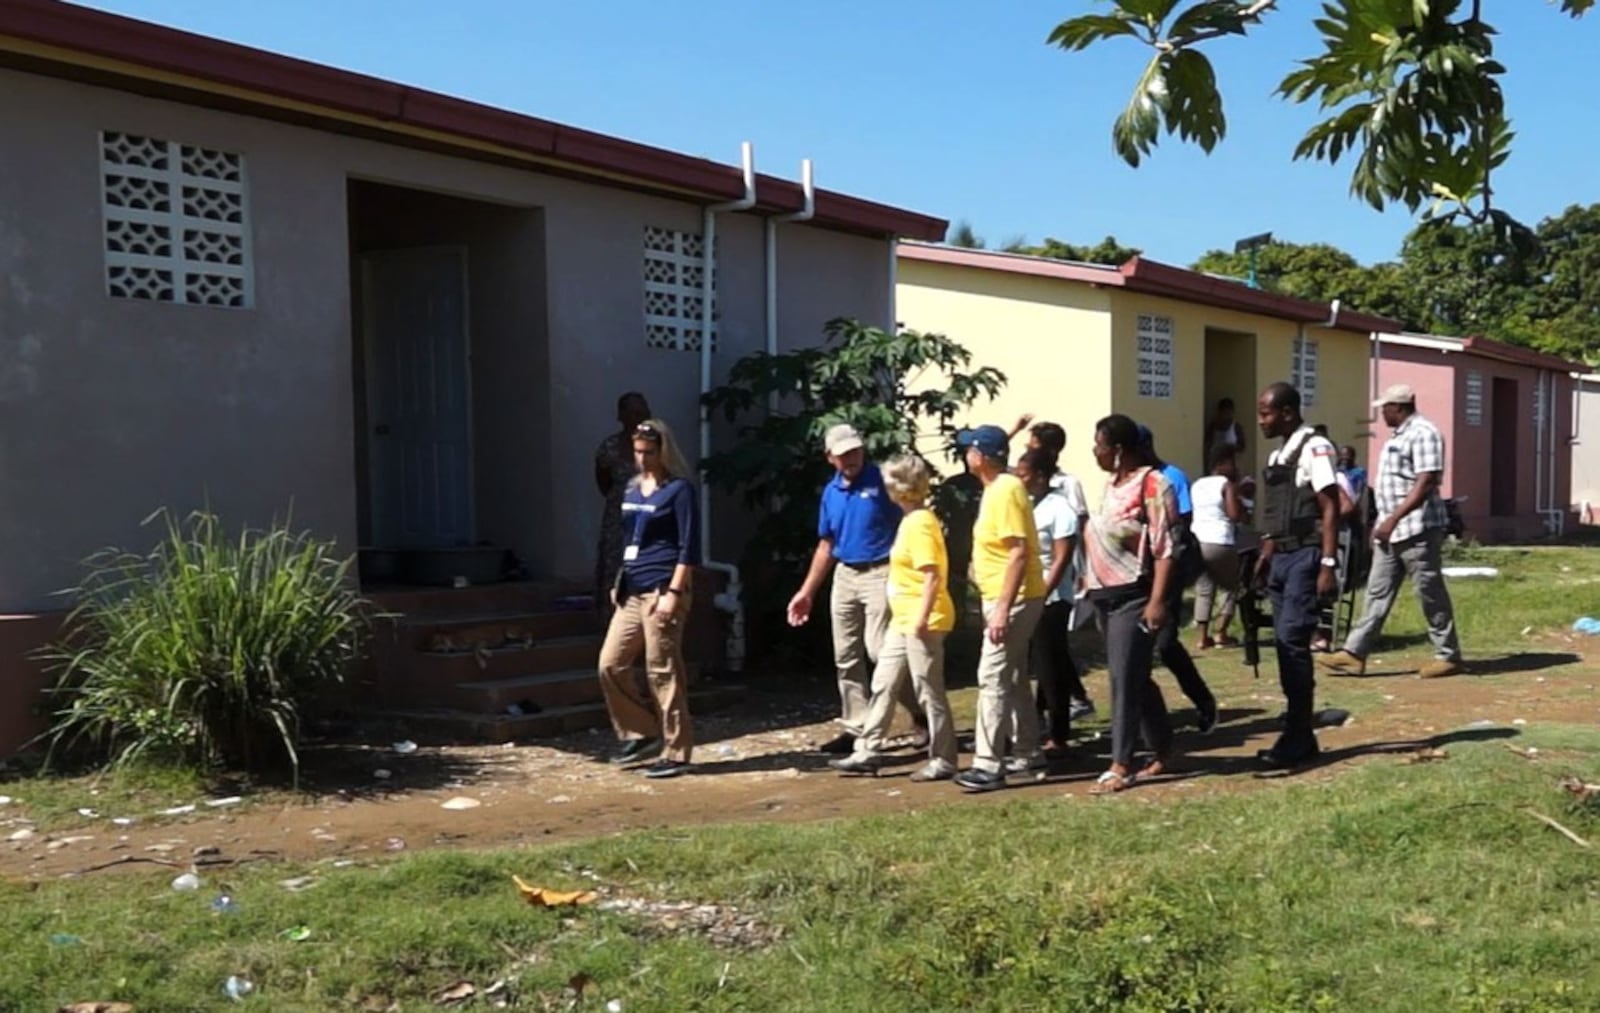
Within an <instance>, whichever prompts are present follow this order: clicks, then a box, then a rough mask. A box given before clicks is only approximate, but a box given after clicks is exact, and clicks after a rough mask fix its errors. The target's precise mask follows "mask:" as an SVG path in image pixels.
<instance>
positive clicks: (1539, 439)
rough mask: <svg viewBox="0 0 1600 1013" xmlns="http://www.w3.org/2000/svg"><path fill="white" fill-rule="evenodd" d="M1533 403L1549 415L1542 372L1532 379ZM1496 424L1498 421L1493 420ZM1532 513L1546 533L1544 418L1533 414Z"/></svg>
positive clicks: (1547, 522) (1548, 521) (1547, 523)
mask: <svg viewBox="0 0 1600 1013" xmlns="http://www.w3.org/2000/svg"><path fill="white" fill-rule="evenodd" d="M1533 385H1534V397H1533V403H1534V404H1535V405H1536V406H1537V405H1543V406H1544V414H1549V412H1550V405H1549V404H1548V403H1547V402H1546V401H1545V399H1544V371H1543V370H1541V371H1539V372H1538V373H1537V374H1535V376H1534V379H1533ZM1495 421H1496V422H1497V423H1498V422H1499V421H1500V420H1499V419H1496V420H1495ZM1533 512H1534V513H1535V514H1537V515H1538V517H1539V521H1540V523H1542V524H1543V525H1544V528H1545V530H1546V531H1549V530H1550V518H1549V517H1548V516H1547V515H1546V514H1545V512H1544V417H1543V415H1539V414H1535V415H1534V419H1533Z"/></svg>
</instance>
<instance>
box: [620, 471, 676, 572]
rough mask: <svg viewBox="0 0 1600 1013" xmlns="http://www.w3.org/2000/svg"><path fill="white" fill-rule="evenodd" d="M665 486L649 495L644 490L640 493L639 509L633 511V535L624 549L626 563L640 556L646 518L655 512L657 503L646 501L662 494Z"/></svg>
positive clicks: (623, 559) (623, 554)
mask: <svg viewBox="0 0 1600 1013" xmlns="http://www.w3.org/2000/svg"><path fill="white" fill-rule="evenodd" d="M665 488H666V486H661V487H660V488H658V489H656V491H655V492H653V493H651V494H650V496H649V497H647V496H645V494H644V493H643V492H641V493H639V499H640V503H639V509H637V510H635V511H633V537H632V538H630V539H629V540H628V544H627V546H626V547H625V548H624V549H623V550H622V561H623V562H624V563H631V562H633V561H634V560H635V559H638V558H639V543H640V542H641V541H642V540H643V539H644V522H645V518H647V517H648V516H650V515H651V514H653V513H655V505H654V504H652V503H649V502H646V501H647V500H648V499H649V498H651V497H654V496H658V495H660V494H661V490H662V489H665Z"/></svg>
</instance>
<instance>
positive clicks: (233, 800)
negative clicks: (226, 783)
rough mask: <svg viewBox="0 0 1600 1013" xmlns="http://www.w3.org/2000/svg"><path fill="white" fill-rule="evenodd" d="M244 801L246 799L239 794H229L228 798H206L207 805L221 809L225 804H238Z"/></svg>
mask: <svg viewBox="0 0 1600 1013" xmlns="http://www.w3.org/2000/svg"><path fill="white" fill-rule="evenodd" d="M243 801H244V799H243V798H240V797H239V796H238V795H229V796H228V797H227V798H211V799H206V805H208V806H210V807H211V808H213V809H221V808H222V807H223V806H225V805H238V804H239V803H240V802H243Z"/></svg>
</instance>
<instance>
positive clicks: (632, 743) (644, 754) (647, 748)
mask: <svg viewBox="0 0 1600 1013" xmlns="http://www.w3.org/2000/svg"><path fill="white" fill-rule="evenodd" d="M660 755H661V740H660V739H629V740H628V741H626V742H624V743H623V744H622V748H621V749H619V750H617V751H616V753H615V755H613V756H612V757H611V762H612V763H615V764H616V765H617V766H619V767H625V766H627V765H628V764H630V763H643V762H644V761H646V760H653V759H655V758H656V757H657V756H660Z"/></svg>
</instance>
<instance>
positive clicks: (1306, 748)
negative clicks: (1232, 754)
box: [1256, 734, 1322, 770]
mask: <svg viewBox="0 0 1600 1013" xmlns="http://www.w3.org/2000/svg"><path fill="white" fill-rule="evenodd" d="M1321 752H1322V747H1321V746H1319V745H1317V739H1316V737H1315V736H1313V735H1307V736H1304V737H1296V738H1293V739H1291V738H1290V737H1289V736H1288V735H1287V734H1286V735H1284V736H1283V737H1282V738H1280V739H1279V740H1278V741H1277V742H1275V743H1273V744H1272V748H1271V749H1263V750H1260V751H1259V752H1257V753H1256V759H1257V760H1259V761H1260V762H1261V763H1262V764H1263V765H1264V766H1265V767H1266V768H1267V769H1269V770H1291V769H1293V768H1295V767H1301V766H1304V765H1305V764H1307V763H1310V762H1311V761H1313V760H1315V759H1316V758H1317V756H1318V755H1319V754H1320V753H1321Z"/></svg>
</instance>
